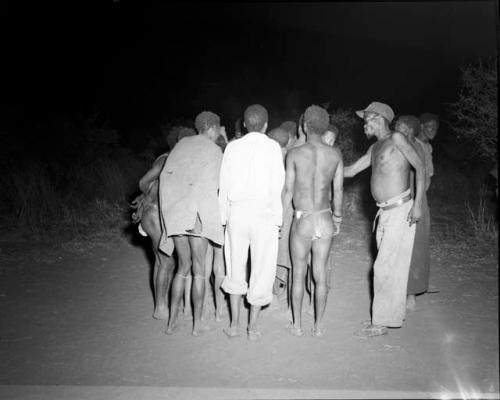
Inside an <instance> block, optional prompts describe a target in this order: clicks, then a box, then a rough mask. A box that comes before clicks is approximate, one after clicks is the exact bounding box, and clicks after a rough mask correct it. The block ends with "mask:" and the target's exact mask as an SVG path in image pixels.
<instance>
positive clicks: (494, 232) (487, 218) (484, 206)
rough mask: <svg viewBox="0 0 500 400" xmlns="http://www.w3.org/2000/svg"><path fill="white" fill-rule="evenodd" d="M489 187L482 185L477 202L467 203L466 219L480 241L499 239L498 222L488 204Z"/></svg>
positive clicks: (470, 230)
mask: <svg viewBox="0 0 500 400" xmlns="http://www.w3.org/2000/svg"><path fill="white" fill-rule="evenodd" d="M488 204H489V201H488V189H487V188H486V186H482V187H481V189H480V190H479V193H478V197H477V201H476V204H475V205H474V203H473V202H471V201H466V203H465V220H466V221H467V226H468V227H469V232H470V233H471V235H472V237H473V238H474V239H475V240H476V241H478V242H483V243H484V242H486V243H491V242H494V243H496V242H497V241H498V222H497V221H495V215H494V213H493V211H492V209H491V207H489V206H488Z"/></svg>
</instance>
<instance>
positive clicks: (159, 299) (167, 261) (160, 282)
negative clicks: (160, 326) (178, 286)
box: [153, 250, 175, 320]
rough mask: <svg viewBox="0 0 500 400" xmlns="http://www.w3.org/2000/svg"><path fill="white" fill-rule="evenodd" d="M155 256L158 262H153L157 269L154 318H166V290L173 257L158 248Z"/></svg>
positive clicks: (169, 280) (170, 274) (170, 279)
mask: <svg viewBox="0 0 500 400" xmlns="http://www.w3.org/2000/svg"><path fill="white" fill-rule="evenodd" d="M156 253H157V254H156V258H157V259H158V260H159V262H157V263H155V268H156V269H157V272H156V277H155V281H154V289H155V312H154V314H153V317H154V318H155V319H163V320H168V292H169V290H168V289H169V287H170V283H171V281H172V272H173V270H174V267H175V263H174V260H173V257H168V256H167V255H165V254H162V253H161V252H160V251H159V250H158V251H157V252H156Z"/></svg>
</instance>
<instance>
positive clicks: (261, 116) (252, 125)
mask: <svg viewBox="0 0 500 400" xmlns="http://www.w3.org/2000/svg"><path fill="white" fill-rule="evenodd" d="M244 119H245V126H246V128H247V129H248V132H260V131H261V130H262V128H263V127H264V125H265V124H266V123H267V120H268V115H267V110H266V109H265V108H264V107H262V106H261V105H260V104H253V105H251V106H249V107H247V109H246V110H245V114H244Z"/></svg>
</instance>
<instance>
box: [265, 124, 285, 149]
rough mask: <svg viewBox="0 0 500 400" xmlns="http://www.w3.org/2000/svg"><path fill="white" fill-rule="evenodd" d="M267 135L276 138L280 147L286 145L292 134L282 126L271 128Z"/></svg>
mask: <svg viewBox="0 0 500 400" xmlns="http://www.w3.org/2000/svg"><path fill="white" fill-rule="evenodd" d="M267 136H269V137H270V138H271V139H273V140H276V141H277V142H278V144H279V145H280V147H286V145H287V144H288V140H289V139H290V134H289V133H288V132H287V131H286V130H285V129H283V128H282V127H278V128H274V129H271V130H270V131H269V132H268V134H267Z"/></svg>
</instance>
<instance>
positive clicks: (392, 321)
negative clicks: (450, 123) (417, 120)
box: [344, 102, 425, 337]
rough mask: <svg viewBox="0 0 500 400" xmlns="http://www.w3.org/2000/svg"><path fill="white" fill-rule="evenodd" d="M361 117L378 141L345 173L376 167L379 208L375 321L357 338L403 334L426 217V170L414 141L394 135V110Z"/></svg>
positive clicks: (377, 106)
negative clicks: (416, 243) (418, 234)
mask: <svg viewBox="0 0 500 400" xmlns="http://www.w3.org/2000/svg"><path fill="white" fill-rule="evenodd" d="M356 114H357V115H358V116H359V117H361V118H363V119H364V121H365V124H364V130H365V134H366V136H367V137H372V136H375V137H376V138H377V142H376V143H374V144H373V145H371V146H370V148H369V149H368V151H367V152H366V154H365V155H364V156H362V157H361V158H360V159H359V160H357V161H356V162H355V163H353V164H352V165H350V166H348V167H346V168H345V169H344V177H346V178H350V177H353V176H355V175H356V174H357V173H359V172H360V171H363V170H365V169H366V168H368V167H369V166H371V167H372V176H371V192H372V196H373V198H374V199H375V201H376V202H377V206H378V207H379V211H378V213H377V215H376V217H375V220H376V219H377V218H378V225H377V231H376V239H377V248H378V254H377V258H376V260H375V263H374V265H373V271H374V276H373V289H374V290H373V291H374V296H373V304H372V319H371V323H369V324H368V325H367V326H366V327H365V328H364V329H362V330H361V331H360V332H358V333H357V334H358V335H359V336H362V337H371V336H378V335H384V334H386V333H387V328H400V327H401V326H402V324H403V320H404V319H405V312H406V286H407V281H408V272H409V268H410V260H411V255H412V249H413V240H414V236H415V225H414V224H415V223H416V222H418V220H419V219H420V217H421V204H422V195H423V194H424V190H425V189H424V186H425V170H424V164H423V162H422V160H421V159H420V158H419V156H418V154H417V153H416V152H415V150H414V148H413V146H412V145H411V143H410V142H409V141H408V139H406V137H405V136H404V135H403V134H401V133H399V132H392V131H391V130H390V128H389V124H390V123H391V121H392V120H393V118H394V112H393V111H392V109H391V107H389V106H388V105H387V104H383V103H379V102H373V103H371V104H370V105H369V106H368V107H367V108H365V109H364V110H361V111H357V112H356ZM410 167H413V168H414V169H415V171H416V195H415V200H412V197H411V193H410ZM374 225H375V222H374Z"/></svg>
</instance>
